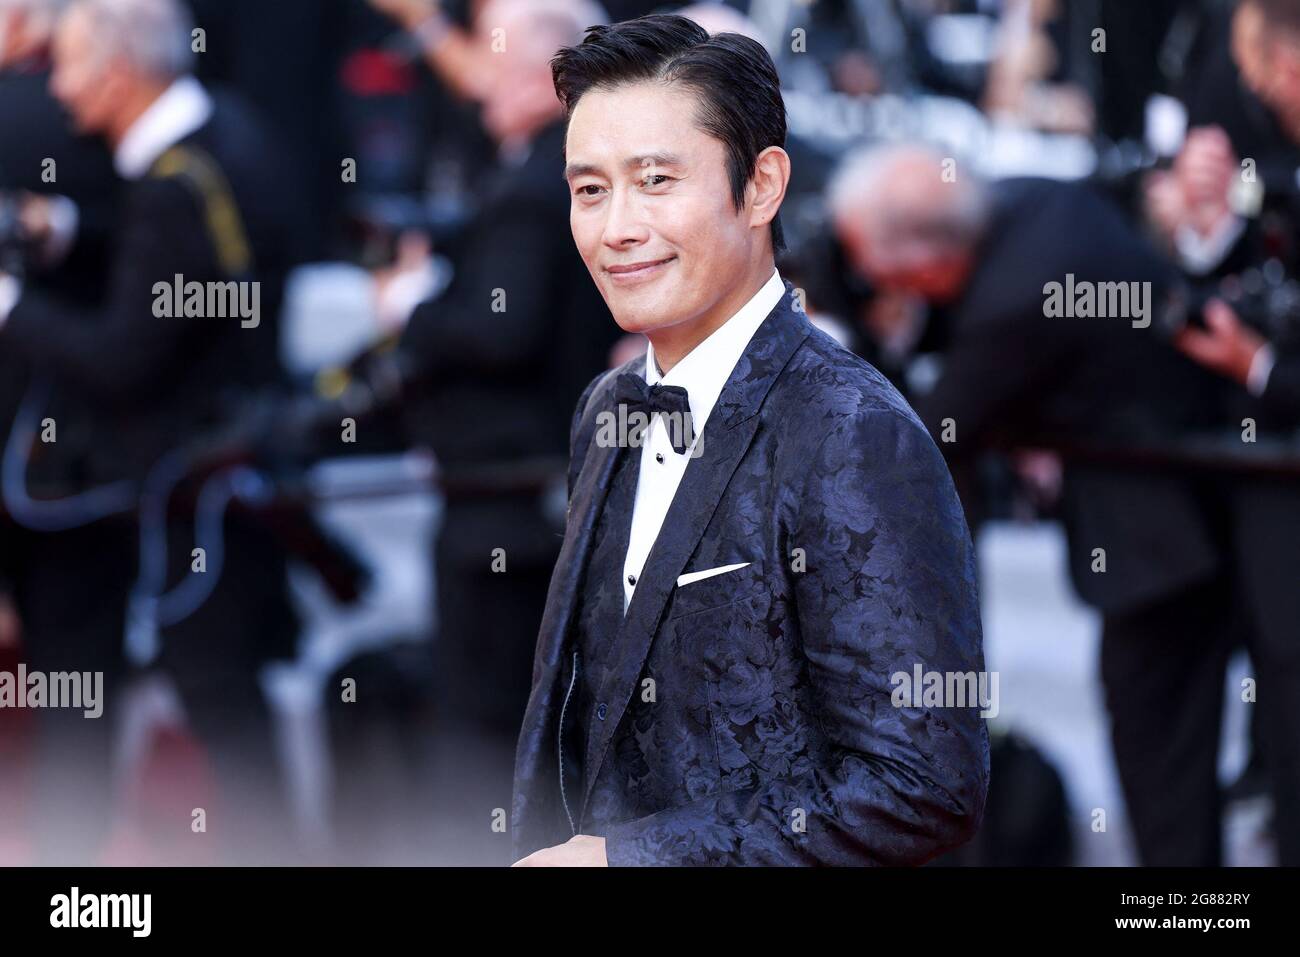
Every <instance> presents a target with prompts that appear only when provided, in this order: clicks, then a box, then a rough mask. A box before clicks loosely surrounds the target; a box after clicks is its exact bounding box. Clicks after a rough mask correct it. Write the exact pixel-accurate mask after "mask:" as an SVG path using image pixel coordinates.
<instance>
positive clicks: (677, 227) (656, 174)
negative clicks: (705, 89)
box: [565, 81, 770, 338]
mask: <svg viewBox="0 0 1300 957" xmlns="http://www.w3.org/2000/svg"><path fill="white" fill-rule="evenodd" d="M696 105H697V100H696V97H695V94H694V93H692V92H691V91H689V90H687V89H685V88H683V87H682V86H680V85H677V84H671V83H668V84H665V83H660V82H655V81H646V82H641V83H629V84H624V85H621V86H618V87H615V88H614V89H600V88H595V89H591V90H589V91H587V92H586V93H585V94H584V95H583V96H582V98H581V99H580V100H578V103H577V105H576V106H575V107H574V110H573V114H572V116H571V117H570V119H569V129H568V137H567V140H566V142H565V159H566V179H567V181H568V184H569V194H570V208H569V224H570V226H571V228H572V230H573V238H574V241H575V242H576V243H577V246H578V251H579V252H580V253H581V254H582V258H583V260H584V261H585V262H586V264H587V269H588V270H589V271H590V272H591V276H592V278H593V279H594V280H595V281H596V286H597V287H598V288H599V289H600V292H601V295H602V296H604V297H605V303H606V304H607V305H608V306H609V310H610V312H611V313H612V314H613V316H614V320H615V321H616V322H617V323H618V324H619V326H620V327H621V328H622V329H623V330H624V331H626V332H640V333H646V334H653V333H655V332H656V331H667V334H668V335H669V336H672V334H673V333H672V331H671V330H670V327H678V326H680V327H682V328H681V330H680V331H681V332H682V334H683V335H686V334H687V327H696V326H699V325H700V324H703V325H704V326H707V327H714V326H715V325H721V324H722V323H723V322H725V321H726V320H727V318H729V317H730V316H731V315H732V314H733V313H734V312H735V310H736V309H737V308H739V306H740V305H741V304H743V299H742V300H741V302H735V301H734V300H735V298H736V289H735V287H736V286H737V285H738V284H740V283H744V282H745V281H746V280H747V279H748V277H749V276H750V275H751V274H752V273H753V263H754V261H755V252H756V250H755V246H756V244H760V243H764V242H765V240H766V237H767V227H766V226H762V227H760V228H753V227H752V226H751V215H750V200H751V196H752V189H747V191H746V203H745V207H744V208H743V209H742V210H740V211H739V212H737V210H736V207H735V206H734V205H733V204H732V199H731V186H730V183H729V180H728V178H727V167H726V149H725V147H724V146H723V144H722V141H721V140H718V139H716V138H715V137H713V136H710V135H709V134H708V133H705V132H704V131H703V130H701V129H700V128H699V127H698V126H697V125H696V123H695V121H694V113H695V109H696ZM769 269H770V267H769ZM652 338H653V336H652Z"/></svg>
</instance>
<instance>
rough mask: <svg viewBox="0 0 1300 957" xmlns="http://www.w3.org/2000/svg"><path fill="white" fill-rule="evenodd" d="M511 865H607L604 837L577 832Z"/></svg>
mask: <svg viewBox="0 0 1300 957" xmlns="http://www.w3.org/2000/svg"><path fill="white" fill-rule="evenodd" d="M511 866H512V867H609V861H608V860H606V859H605V839H604V838H603V837H592V836H591V835H590V834H579V835H578V836H577V837H574V838H571V839H570V840H569V841H567V842H566V843H564V844H560V845H558V846H556V847H544V848H542V849H541V850H540V851H535V852H534V853H532V854H529V855H528V856H527V857H525V858H524V859H523V860H521V861H515V863H514V864H513V865H511Z"/></svg>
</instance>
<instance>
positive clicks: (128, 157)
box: [113, 76, 212, 179]
mask: <svg viewBox="0 0 1300 957" xmlns="http://www.w3.org/2000/svg"><path fill="white" fill-rule="evenodd" d="M211 116H212V98H211V97H210V96H208V91H207V90H205V89H203V84H201V83H199V81H198V80H196V79H194V77H192V76H183V77H181V78H180V79H178V80H176V81H175V82H174V83H172V85H171V86H169V87H167V89H166V90H164V91H163V94H162V96H160V97H158V99H156V100H154V101H153V102H152V103H150V104H149V108H148V109H146V110H145V111H144V112H143V113H141V114H140V115H139V116H138V117H136V120H135V122H134V123H132V124H131V126H130V128H129V129H128V130H127V131H126V135H125V136H123V137H122V140H121V142H119V143H118V144H117V149H116V150H114V151H113V166H114V167H116V169H117V172H118V175H119V176H121V177H122V178H123V179H139V178H140V177H142V176H144V174H145V173H147V172H149V167H151V166H153V164H154V160H156V159H158V157H160V156H162V155H163V153H166V152H167V150H169V149H171V147H173V146H175V145H176V144H177V143H179V142H180V141H181V140H183V139H185V137H187V136H189V135H190V134H191V133H193V132H194V131H195V130H197V129H199V128H200V127H201V126H203V124H204V123H206V122H207V121H208V119H209V118H210V117H211Z"/></svg>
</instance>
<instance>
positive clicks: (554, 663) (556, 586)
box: [515, 370, 620, 850]
mask: <svg viewBox="0 0 1300 957" xmlns="http://www.w3.org/2000/svg"><path fill="white" fill-rule="evenodd" d="M617 371H620V370H615V372H617ZM613 378H614V374H613V373H611V374H609V375H607V376H606V378H605V380H604V381H602V382H601V383H600V385H599V386H598V387H597V388H596V390H595V391H594V392H593V393H592V395H591V398H590V400H589V405H588V408H587V411H586V413H585V415H584V421H583V423H582V425H581V426H580V427H579V435H583V434H588V435H590V434H591V432H592V430H593V428H594V427H593V425H592V423H593V422H594V421H595V418H596V415H597V414H598V413H599V412H600V411H601V410H602V409H603V408H604V407H605V405H606V404H607V403H608V401H609V399H608V397H609V395H610V390H609V388H608V386H609V385H610V383H611V382H612V381H613ZM618 451H619V450H618V448H617V447H615V446H602V445H601V444H600V443H598V442H596V441H595V439H594V437H593V438H592V440H591V442H590V444H589V445H588V449H587V454H586V457H585V458H584V460H583V464H582V470H581V471H580V472H579V473H578V478H577V480H576V481H575V483H574V486H573V497H572V501H571V503H570V507H569V513H568V518H567V521H566V528H565V535H564V544H563V545H561V546H560V555H559V558H558V559H557V560H556V563H555V571H554V572H553V573H552V575H551V583H550V585H549V586H548V589H547V593H546V609H545V611H544V612H543V614H542V623H541V627H540V628H539V630H538V636H537V650H536V653H535V658H534V662H533V690H532V693H531V694H530V695H529V699H528V706H527V708H526V709H525V711H524V720H523V727H522V728H521V729H520V732H519V744H518V747H517V750H516V753H515V792H516V793H515V800H516V802H518V801H520V800H521V799H522V800H525V801H529V800H534V799H537V800H542V801H543V803H544V801H545V799H544V798H543V797H542V795H543V794H544V793H545V792H544V791H543V792H535V791H534V789H533V788H532V787H531V786H530V785H531V783H532V782H534V781H536V780H538V779H544V778H547V777H549V776H550V772H549V770H548V769H550V768H551V766H552V760H553V759H554V758H555V757H556V751H555V747H554V742H555V734H556V732H557V722H558V715H559V706H558V704H557V703H556V701H555V700H554V699H555V685H556V681H557V678H558V676H559V675H560V673H561V668H560V659H561V657H562V655H563V654H564V647H565V638H566V636H567V635H568V634H569V629H570V624H571V622H572V620H573V613H574V609H575V607H576V605H577V600H578V589H579V588H580V587H581V585H582V574H583V571H584V569H585V568H586V566H587V559H588V557H589V553H590V551H591V539H592V532H593V530H594V528H595V525H596V519H597V517H598V516H599V515H600V509H601V506H602V505H603V504H604V502H605V496H606V494H607V493H608V491H609V482H610V476H611V474H612V473H613V466H614V463H615V462H616V461H617V458H618V456H617V453H618ZM556 780H557V783H556V785H555V786H556V787H557V788H558V779H556ZM542 787H543V788H546V787H547V785H545V784H543V785H542ZM525 811H526V808H525V807H523V806H519V805H518V803H516V807H515V814H516V816H517V817H518V816H519V815H523V820H524V821H525V822H528V823H530V824H532V825H533V826H537V825H538V820H537V818H538V815H537V814H535V813H534V814H526V813H525ZM515 839H516V841H517V842H518V846H519V847H521V848H524V849H525V850H527V849H530V848H531V849H536V847H540V846H543V845H542V844H537V845H536V847H533V846H531V845H529V844H528V841H529V835H525V834H521V833H519V823H518V821H517V822H516V838H515Z"/></svg>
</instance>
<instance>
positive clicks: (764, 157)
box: [746, 146, 790, 226]
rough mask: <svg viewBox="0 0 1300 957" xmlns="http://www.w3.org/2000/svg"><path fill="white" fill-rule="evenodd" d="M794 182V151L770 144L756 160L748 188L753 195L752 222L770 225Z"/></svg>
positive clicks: (750, 216) (756, 224)
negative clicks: (792, 164)
mask: <svg viewBox="0 0 1300 957" xmlns="http://www.w3.org/2000/svg"><path fill="white" fill-rule="evenodd" d="M789 185H790V154H789V153H787V152H786V151H785V150H783V149H781V147H779V146H769V147H768V148H767V149H765V150H763V152H761V153H759V154H758V158H757V159H756V160H755V161H754V175H753V176H752V177H751V178H750V180H749V185H748V186H747V187H746V191H747V192H748V194H749V198H750V204H751V205H750V211H749V225H750V226H766V225H767V224H768V223H770V222H771V221H772V220H774V219H776V214H777V213H778V212H779V211H780V209H781V202H782V200H784V199H785V190H786V187H787V186H789Z"/></svg>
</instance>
